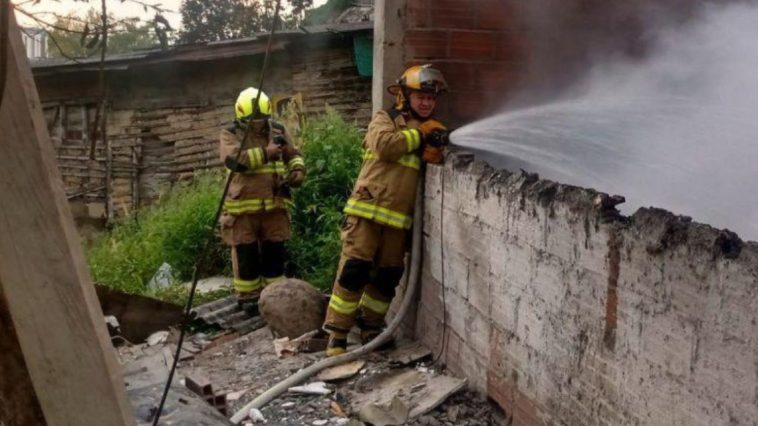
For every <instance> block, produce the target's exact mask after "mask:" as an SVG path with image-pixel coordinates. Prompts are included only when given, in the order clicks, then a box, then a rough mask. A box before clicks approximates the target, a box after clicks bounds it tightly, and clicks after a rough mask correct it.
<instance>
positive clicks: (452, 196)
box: [414, 154, 758, 426]
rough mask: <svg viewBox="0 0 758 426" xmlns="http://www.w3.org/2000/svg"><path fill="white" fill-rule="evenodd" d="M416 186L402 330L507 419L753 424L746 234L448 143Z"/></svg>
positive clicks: (756, 350) (755, 399)
mask: <svg viewBox="0 0 758 426" xmlns="http://www.w3.org/2000/svg"><path fill="white" fill-rule="evenodd" d="M426 185H427V187H426V199H425V206H426V211H425V224H424V234H425V238H424V263H423V273H422V288H421V292H420V296H419V297H420V303H419V304H418V306H419V307H418V312H416V313H415V316H414V321H415V323H416V335H417V336H418V337H419V338H420V339H421V340H422V341H423V342H424V343H425V344H426V345H427V346H428V347H429V348H431V349H432V350H433V351H435V353H437V352H439V350H440V349H441V347H442V346H441V345H442V330H443V329H444V330H445V332H446V334H445V342H446V344H445V345H444V347H445V351H444V356H443V358H442V360H443V361H444V362H445V363H446V364H447V365H448V366H449V368H450V369H451V370H452V371H453V372H455V373H458V374H461V375H464V376H466V377H467V378H468V379H469V380H470V383H471V384H472V385H473V386H475V387H476V388H478V389H480V390H481V391H483V392H486V393H487V394H488V395H489V397H491V398H492V399H493V400H494V401H496V402H497V403H498V404H499V405H501V406H502V407H503V408H504V409H505V411H506V412H507V414H508V415H509V416H511V417H512V420H513V423H512V424H514V425H547V424H567V425H602V424H610V425H622V424H649V425H682V426H684V425H686V426H693V425H703V426H706V425H708V426H712V425H755V424H756V421H757V420H756V419H758V332H757V331H758V244H756V243H753V242H751V243H742V242H741V241H740V240H739V239H737V238H736V236H734V235H733V234H730V233H728V232H722V231H719V230H716V229H713V228H710V227H708V226H705V225H700V224H693V223H689V222H688V221H687V220H686V219H684V218H681V217H677V216H673V215H672V214H669V213H667V212H665V211H662V210H653V209H641V210H640V211H638V212H637V213H636V214H635V215H634V216H632V217H629V218H624V217H620V216H618V215H617V214H616V212H615V209H612V208H611V209H605V210H602V211H601V210H598V208H596V207H595V200H596V199H597V196H598V193H596V192H594V191H591V190H584V189H580V188H575V187H569V186H564V185H559V184H555V183H552V182H549V181H543V180H539V179H537V177H536V176H533V175H531V176H530V175H525V174H511V173H508V172H505V171H501V172H496V171H494V170H492V169H491V168H490V167H489V166H486V165H485V164H484V163H482V162H473V161H472V159H471V157H470V156H466V155H463V154H456V155H452V156H451V157H450V158H449V161H448V162H447V164H446V165H445V166H444V167H438V166H431V167H429V170H428V172H427V183H426ZM443 194H444V195H443ZM443 198H444V199H443ZM443 219H444V227H443V228H442V229H444V231H441V225H442V223H443V222H442V220H443ZM441 242H444V250H442V249H441V248H440V247H441ZM443 256H444V261H442V262H441V261H440V259H441V258H442V257H443ZM443 282H444V294H443V291H442V289H443V285H442V283H443ZM443 313H445V314H446V318H445V319H443ZM443 324H444V325H445V327H444V328H443Z"/></svg>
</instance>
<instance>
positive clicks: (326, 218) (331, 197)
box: [289, 111, 362, 289]
mask: <svg viewBox="0 0 758 426" xmlns="http://www.w3.org/2000/svg"><path fill="white" fill-rule="evenodd" d="M302 138H303V141H304V144H303V147H302V150H303V156H304V157H305V162H306V165H307V167H308V177H307V178H306V180H305V184H304V185H303V187H302V188H300V189H299V190H297V192H295V199H294V201H295V206H294V207H293V209H292V235H293V238H292V241H290V243H289V252H290V258H291V261H292V264H293V266H294V269H295V272H296V274H297V275H298V276H300V277H302V278H303V279H305V280H306V281H308V282H310V283H311V284H313V285H314V286H316V287H318V288H320V289H323V288H327V287H330V286H331V285H332V282H333V280H334V274H335V273H336V272H337V271H336V270H337V263H338V262H339V256H340V248H341V244H340V235H339V227H340V223H341V222H342V217H343V216H342V209H343V207H344V206H345V201H346V200H347V197H348V196H349V195H350V190H351V189H352V186H353V182H354V181H355V178H356V177H357V175H358V170H359V168H360V164H361V140H362V134H361V131H360V129H359V128H358V127H356V126H355V125H352V124H350V123H347V122H346V121H345V120H344V119H342V117H340V115H339V114H338V113H337V112H335V111H329V112H328V113H327V114H326V115H325V116H324V117H322V118H320V119H318V120H312V121H309V122H308V123H307V124H306V125H305V128H304V129H303V134H302Z"/></svg>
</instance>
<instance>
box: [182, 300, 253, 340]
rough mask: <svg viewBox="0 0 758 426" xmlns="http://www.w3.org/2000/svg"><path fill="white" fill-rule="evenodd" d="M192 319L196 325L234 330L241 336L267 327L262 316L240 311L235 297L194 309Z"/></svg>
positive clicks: (191, 314)
mask: <svg viewBox="0 0 758 426" xmlns="http://www.w3.org/2000/svg"><path fill="white" fill-rule="evenodd" d="M190 317H191V318H192V321H193V323H194V324H196V325H199V326H215V327H219V328H221V329H223V330H234V331H236V332H238V333H239V334H240V335H244V334H247V333H250V332H251V331H254V330H257V329H259V328H261V327H263V326H264V325H265V322H264V321H263V319H262V318H261V317H260V316H255V317H253V316H250V314H249V313H247V312H246V311H244V310H242V309H240V308H239V306H238V305H237V298H236V296H234V295H232V296H229V297H226V298H224V299H219V300H216V301H213V302H209V303H206V304H204V305H200V306H198V307H196V308H194V309H192V311H191V312H190Z"/></svg>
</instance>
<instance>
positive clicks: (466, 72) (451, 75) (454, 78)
mask: <svg viewBox="0 0 758 426" xmlns="http://www.w3.org/2000/svg"><path fill="white" fill-rule="evenodd" d="M434 65H435V66H436V67H437V68H439V70H440V71H442V74H443V75H444V76H445V80H446V81H447V83H448V85H449V86H450V88H452V89H453V90H457V91H463V90H472V89H476V88H477V87H478V84H477V83H478V81H477V68H478V67H477V66H476V65H475V64H472V63H470V62H463V61H455V62H439V63H436V64H434Z"/></svg>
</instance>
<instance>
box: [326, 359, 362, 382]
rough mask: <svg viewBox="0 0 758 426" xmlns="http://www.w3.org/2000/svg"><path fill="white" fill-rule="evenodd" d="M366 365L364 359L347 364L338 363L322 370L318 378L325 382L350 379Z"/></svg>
mask: <svg viewBox="0 0 758 426" xmlns="http://www.w3.org/2000/svg"><path fill="white" fill-rule="evenodd" d="M365 365H366V361H364V360H356V361H352V362H348V363H346V364H342V365H337V366H334V367H331V368H327V369H325V370H323V371H321V372H320V373H319V374H318V375H317V376H316V378H317V379H319V380H322V381H324V382H333V381H336V380H344V379H349V378H350V377H353V376H355V375H356V374H358V372H359V371H361V370H362V369H363V367H364V366H365Z"/></svg>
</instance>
